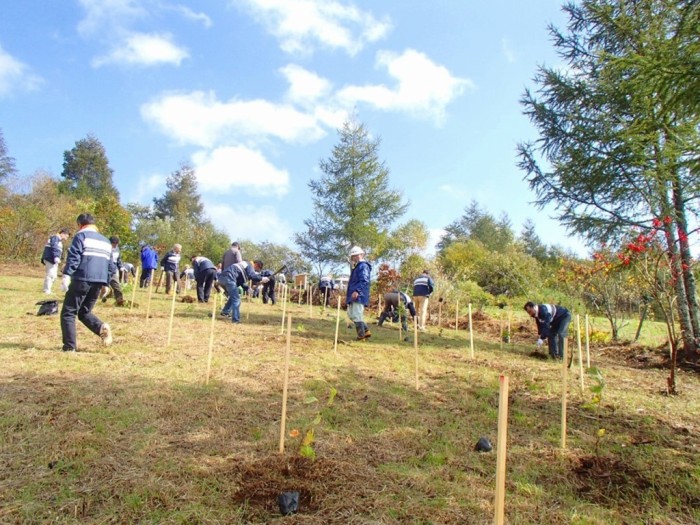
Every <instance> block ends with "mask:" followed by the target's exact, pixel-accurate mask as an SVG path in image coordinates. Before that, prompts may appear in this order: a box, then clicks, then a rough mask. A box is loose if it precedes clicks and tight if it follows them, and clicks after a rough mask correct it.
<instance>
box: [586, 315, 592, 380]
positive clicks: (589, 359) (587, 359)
mask: <svg viewBox="0 0 700 525" xmlns="http://www.w3.org/2000/svg"><path fill="white" fill-rule="evenodd" d="M589 331H590V327H589V326H588V314H586V368H590V367H591V349H590V345H589V339H588V333H589Z"/></svg>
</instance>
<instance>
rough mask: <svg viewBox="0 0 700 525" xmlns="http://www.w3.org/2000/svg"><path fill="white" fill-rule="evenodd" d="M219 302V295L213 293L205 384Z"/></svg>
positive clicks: (208, 374) (209, 372) (212, 351)
mask: <svg viewBox="0 0 700 525" xmlns="http://www.w3.org/2000/svg"><path fill="white" fill-rule="evenodd" d="M218 302H219V295H218V294H215V295H214V304H213V305H212V309H211V328H210V329H209V353H208V355H207V379H206V381H205V384H207V385H208V384H209V376H210V374H211V358H212V355H213V353H214V323H215V322H216V306H217V303H218Z"/></svg>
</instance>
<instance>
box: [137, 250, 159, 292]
mask: <svg viewBox="0 0 700 525" xmlns="http://www.w3.org/2000/svg"><path fill="white" fill-rule="evenodd" d="M157 268H158V252H157V251H155V250H154V249H153V248H151V247H150V246H149V245H147V244H144V245H143V246H142V247H141V271H142V273H141V279H140V284H139V285H140V286H141V288H145V287H147V286H150V284H151V279H152V278H153V270H156V269H157Z"/></svg>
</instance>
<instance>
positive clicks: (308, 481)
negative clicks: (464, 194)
mask: <svg viewBox="0 0 700 525" xmlns="http://www.w3.org/2000/svg"><path fill="white" fill-rule="evenodd" d="M1 270H2V271H0V296H2V297H3V299H4V305H3V306H4V308H3V309H2V310H1V311H0V321H2V322H1V323H0V359H2V362H3V367H1V368H0V466H1V467H2V472H3V475H2V477H1V478H0V523H47V522H51V523H153V524H160V523H165V524H169V523H234V524H235V523H240V524H243V523H282V522H284V523H305V524H306V523H310V524H316V523H318V524H326V523H338V524H341V523H342V524H345V523H425V524H429V523H430V524H433V523H435V524H437V523H490V522H491V521H492V517H493V498H494V484H495V462H496V454H495V452H492V453H487V454H482V453H477V452H475V451H474V445H475V443H476V441H477V440H478V439H479V437H482V436H484V437H488V438H489V439H490V440H491V441H492V443H493V444H494V445H495V444H496V430H497V425H496V420H497V413H498V385H499V381H498V377H499V375H500V374H506V375H507V376H508V377H509V380H510V396H509V399H510V417H509V435H508V457H507V480H506V491H507V496H506V517H507V521H508V523H517V524H545V525H546V524H559V523H576V524H628V523H655V524H672V523H679V524H683V523H697V522H700V511H699V510H697V509H700V461H699V460H698V458H697V449H696V443H695V442H696V436H697V429H698V428H699V427H700V415H698V414H699V411H698V409H699V408H700V395H699V394H700V380H699V379H700V378H699V377H698V375H697V374H696V373H693V372H687V371H679V372H678V387H679V391H680V395H678V396H673V397H669V396H667V395H664V394H663V390H664V387H665V379H666V376H667V373H668V371H667V370H664V369H662V368H658V367H657V366H656V365H657V364H658V363H660V362H661V361H662V359H663V353H662V352H657V351H653V350H649V349H641V348H638V347H629V346H626V347H620V348H617V349H614V351H610V349H603V348H600V349H599V348H597V347H593V348H592V356H591V359H592V362H593V364H594V365H595V366H597V367H600V368H601V369H602V371H603V374H604V376H605V379H606V383H607V386H606V388H605V390H604V393H603V401H602V404H601V407H600V412H599V416H598V417H597V416H596V414H595V412H592V411H591V410H587V409H585V408H584V407H583V405H584V404H585V403H586V402H587V401H588V400H589V399H590V395H591V394H590V392H589V391H588V390H587V387H588V385H589V383H588V378H587V377H586V378H585V380H586V389H584V392H583V394H582V393H581V392H580V391H579V381H578V376H577V373H578V372H577V371H578V367H577V364H575V366H574V367H572V369H571V370H570V371H569V372H570V377H569V387H570V389H569V405H568V406H569V417H568V428H569V432H568V447H567V449H566V450H564V451H562V450H560V448H559V443H560V427H559V422H560V400H561V386H560V385H561V368H560V366H558V365H556V364H554V363H552V362H548V361H540V360H538V359H534V358H533V357H530V355H529V354H530V352H531V351H532V350H533V345H532V342H533V341H534V340H535V339H536V335H535V332H534V323H533V324H532V326H531V324H530V323H532V322H531V321H530V320H528V319H526V318H525V317H524V315H523V316H522V317H520V316H517V317H515V318H514V319H515V321H514V324H515V323H521V324H522V325H523V326H525V328H526V330H525V331H524V332H521V333H519V332H514V333H515V334H516V337H515V343H514V344H506V345H501V344H500V342H499V341H498V338H497V329H498V319H496V320H492V321H493V322H491V323H490V324H489V322H484V323H475V348H476V352H475V354H476V355H475V359H474V360H471V359H469V346H468V337H467V334H466V333H465V332H464V331H460V332H459V333H457V334H455V332H454V330H453V329H449V327H448V328H445V327H443V328H442V329H440V328H438V327H436V326H432V327H430V328H429V329H428V331H427V332H426V333H425V334H421V335H420V339H419V340H420V348H419V389H418V390H416V388H415V369H414V363H415V358H414V349H413V342H412V341H409V342H402V341H399V338H398V332H397V326H396V325H392V324H387V325H385V327H383V328H378V327H376V326H373V327H372V333H373V336H372V338H371V339H370V340H369V341H367V342H359V343H358V342H356V341H355V340H354V330H351V329H348V328H346V326H345V320H344V319H343V320H342V321H341V328H340V338H341V342H340V344H339V345H338V352H337V353H334V352H333V334H334V330H335V317H334V315H335V310H327V311H326V312H325V313H322V311H321V310H320V309H319V308H314V309H313V310H312V315H311V316H309V308H308V306H307V305H302V306H298V305H296V304H292V305H289V312H290V313H291V315H292V317H293V324H292V348H291V350H292V351H291V359H290V371H289V378H290V383H289V396H288V409H287V426H286V433H285V435H286V437H285V453H284V454H279V453H278V447H279V433H280V415H281V399H282V375H283V370H284V351H285V336H284V334H282V333H281V324H280V314H281V309H280V307H279V305H278V306H276V307H271V306H269V305H267V306H266V305H262V304H260V303H257V302H253V303H247V302H244V304H243V320H244V322H243V323H242V324H241V325H237V326H234V325H232V323H230V322H228V321H223V320H217V321H216V322H215V338H214V345H213V358H212V366H211V377H210V381H209V384H208V385H206V384H205V377H206V371H207V357H208V342H209V333H210V327H211V320H210V318H209V317H208V316H209V313H210V312H211V307H210V306H204V307H203V306H199V305H190V304H182V303H177V304H176V315H175V322H174V332H173V340H172V344H171V345H170V346H169V347H168V346H167V345H166V343H167V336H168V325H169V313H170V301H169V298H166V297H165V296H164V295H163V294H157V295H154V296H153V299H152V304H151V312H152V318H151V319H149V320H148V321H146V320H145V310H146V301H147V296H146V294H145V293H144V292H143V291H141V290H137V295H136V302H138V303H139V304H140V306H139V307H138V308H135V309H134V310H133V311H131V312H130V311H129V310H128V309H122V308H115V307H114V306H113V305H112V304H111V303H109V302H108V303H107V304H105V305H102V304H101V303H100V304H98V306H97V308H96V313H97V315H98V316H100V317H101V318H103V319H104V320H105V321H108V322H109V323H110V325H111V326H112V328H113V330H114V335H115V344H114V345H113V346H111V347H109V348H104V347H102V346H100V341H99V339H98V338H97V337H96V336H94V335H93V334H92V333H90V332H88V331H87V330H85V329H84V327H82V326H79V329H78V345H79V350H80V351H79V352H78V353H77V354H74V355H67V354H64V353H62V352H60V351H59V349H60V328H59V323H58V318H57V316H54V317H50V318H37V317H35V316H33V315H27V314H33V313H34V312H35V311H36V307H35V306H34V302H36V301H37V300H40V299H43V297H42V296H41V293H40V290H41V277H40V275H39V273H38V272H37V271H36V270H34V271H27V272H20V274H19V275H13V274H12V273H11V272H12V269H11V268H9V267H7V268H2V269H1ZM33 272H34V273H33ZM15 273H17V272H16V271H15ZM127 297H128V298H130V295H128V294H127ZM595 324H596V326H598V325H599V324H600V320H596V321H595ZM494 326H495V327H496V331H494ZM645 327H646V330H648V333H645V334H644V338H645V341H648V342H649V343H650V344H654V345H655V344H656V343H654V341H655V338H656V337H658V333H659V325H656V324H653V323H648V324H646V325H645ZM634 328H636V325H635V326H634V327H633V329H634ZM411 335H412V334H411ZM502 346H503V347H502ZM638 352H644V353H645V355H650V356H652V357H653V359H651V360H647V361H645V362H644V363H646V365H645V366H640V364H639V363H640V361H639V360H638V359H636V355H637V353H638ZM332 388H335V389H336V390H337V396H336V397H335V399H334V401H333V403H332V404H331V405H328V396H329V392H330V391H331V389H332ZM318 416H320V423H316V422H315V421H314V420H315V419H316V418H317V417H318ZM599 427H603V428H605V429H606V435H605V436H604V438H603V439H602V440H601V444H600V448H599V457H598V458H596V457H595V454H594V443H595V437H594V436H595V433H596V431H597V429H598V428H599ZM309 428H313V429H314V435H315V441H314V443H313V445H312V446H313V448H314V452H315V455H316V460H315V461H313V462H312V461H309V460H307V459H304V458H301V457H299V455H298V450H299V447H300V445H301V439H302V438H303V436H304V435H305V432H306V430H307V429H309ZM295 430H296V431H298V435H296V433H294V431H295ZM591 462H593V463H591ZM586 465H588V467H586ZM286 490H298V491H300V493H301V496H302V498H301V500H302V501H301V509H300V514H298V515H297V516H294V517H288V518H282V517H281V516H280V515H279V512H278V510H277V505H276V501H275V499H276V496H277V494H278V493H280V492H283V491H286Z"/></svg>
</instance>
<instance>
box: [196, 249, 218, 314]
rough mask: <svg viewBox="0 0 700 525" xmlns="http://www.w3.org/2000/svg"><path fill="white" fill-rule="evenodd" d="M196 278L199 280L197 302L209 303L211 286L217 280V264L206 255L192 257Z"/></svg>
mask: <svg viewBox="0 0 700 525" xmlns="http://www.w3.org/2000/svg"><path fill="white" fill-rule="evenodd" d="M192 269H193V270H194V279H195V281H197V302H199V303H208V302H209V295H210V294H211V287H212V285H213V284H214V281H215V280H216V266H214V263H213V262H211V261H210V260H209V259H207V258H206V257H200V256H194V257H192Z"/></svg>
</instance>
